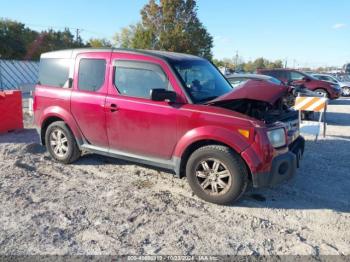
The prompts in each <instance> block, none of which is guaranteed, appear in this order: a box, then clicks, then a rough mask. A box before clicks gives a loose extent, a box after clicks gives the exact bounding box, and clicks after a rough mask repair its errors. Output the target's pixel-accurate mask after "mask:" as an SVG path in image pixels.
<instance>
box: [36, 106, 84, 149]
mask: <svg viewBox="0 0 350 262" xmlns="http://www.w3.org/2000/svg"><path fill="white" fill-rule="evenodd" d="M51 117H57V118H60V119H62V120H63V121H64V122H65V123H66V124H67V126H68V127H69V128H70V130H71V131H72V133H73V135H74V137H75V139H76V141H77V143H78V145H79V146H80V145H82V144H83V142H84V137H83V135H82V133H81V131H80V129H79V127H78V125H77V123H76V122H75V120H74V118H73V116H72V115H71V114H70V112H68V111H67V110H65V109H63V108H61V107H58V106H50V107H47V108H45V110H44V111H43V113H42V114H41V118H40V120H39V124H40V129H42V127H43V124H44V123H45V121H47V120H48V119H50V118H51Z"/></svg>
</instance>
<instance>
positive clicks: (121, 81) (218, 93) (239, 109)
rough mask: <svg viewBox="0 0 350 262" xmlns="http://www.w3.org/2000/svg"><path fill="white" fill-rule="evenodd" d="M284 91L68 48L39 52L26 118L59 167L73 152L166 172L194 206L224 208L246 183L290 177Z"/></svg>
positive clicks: (196, 64)
mask: <svg viewBox="0 0 350 262" xmlns="http://www.w3.org/2000/svg"><path fill="white" fill-rule="evenodd" d="M287 95H288V88H287V87H286V86H283V85H281V86H280V85H276V84H273V83H270V82H266V81H253V80H252V81H248V82H246V83H244V84H243V85H242V86H240V87H238V88H235V89H233V88H232V86H231V85H230V84H229V83H228V82H227V80H226V79H225V78H224V77H223V76H222V75H221V73H220V72H219V71H218V70H217V68H216V67H215V66H213V65H212V64H211V63H210V62H208V61H207V60H205V59H203V58H199V57H196V56H192V55H185V54H178V53H170V52H161V51H144V50H124V49H76V50H64V51H57V52H50V53H45V54H42V56H41V60H40V74H39V83H38V85H37V86H36V89H35V96H34V112H35V124H36V126H37V129H38V132H39V135H40V138H41V142H42V144H44V145H45V146H46V147H47V149H48V151H49V152H50V154H51V156H52V157H53V158H54V159H55V160H56V161H58V162H62V163H64V164H69V163H72V162H74V161H76V160H77V159H78V158H79V157H80V155H81V152H82V151H88V152H93V153H97V154H102V155H106V156H111V157H116V158H121V159H126V160H129V161H134V162H139V163H142V164H147V165H152V166H157V167H162V168H166V169H169V170H173V171H174V172H175V174H176V175H177V176H179V177H181V176H186V177H187V180H188V182H189V184H190V186H191V188H192V189H193V191H194V192H195V193H196V194H197V195H198V196H199V197H201V198H203V199H205V200H207V201H210V202H214V203H218V204H227V203H232V202H234V201H236V200H238V199H239V198H240V196H242V194H243V193H244V191H245V190H246V187H247V184H248V182H249V181H252V183H253V185H254V186H255V187H263V186H271V185H275V184H277V183H279V182H281V181H284V180H287V179H289V178H291V177H292V176H293V175H294V174H295V172H296V167H297V165H298V163H299V159H300V157H301V155H302V153H303V150H304V139H303V138H302V137H301V136H300V135H299V123H298V116H297V113H296V112H295V111H293V110H291V109H290V108H289V107H288V106H286V105H285V103H284V101H285V99H284V97H285V96H287Z"/></svg>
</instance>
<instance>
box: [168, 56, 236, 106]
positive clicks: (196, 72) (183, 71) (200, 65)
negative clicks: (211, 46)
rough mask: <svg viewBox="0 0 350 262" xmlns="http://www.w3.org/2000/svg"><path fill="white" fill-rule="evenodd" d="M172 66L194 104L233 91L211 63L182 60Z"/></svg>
mask: <svg viewBox="0 0 350 262" xmlns="http://www.w3.org/2000/svg"><path fill="white" fill-rule="evenodd" d="M172 66H173V68H174V70H175V71H176V73H177V74H178V76H179V78H180V80H181V81H182V83H183V86H184V87H185V89H186V91H187V93H188V94H189V95H190V96H191V98H192V100H193V102H194V103H204V102H208V101H210V100H213V99H215V98H217V97H219V96H222V95H224V94H226V93H228V92H230V91H232V86H231V85H230V84H229V82H227V81H226V79H225V78H224V77H223V76H222V75H221V74H220V72H219V71H218V69H216V68H215V67H214V66H213V65H212V64H211V63H209V62H208V61H205V60H182V61H174V62H172Z"/></svg>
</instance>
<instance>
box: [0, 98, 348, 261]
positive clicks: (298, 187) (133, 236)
mask: <svg viewBox="0 0 350 262" xmlns="http://www.w3.org/2000/svg"><path fill="white" fill-rule="evenodd" d="M329 111H330V113H329V114H328V122H329V125H328V131H327V132H328V136H327V137H326V138H325V139H323V138H321V139H320V140H319V141H318V142H314V141H313V138H311V137H307V143H306V152H305V155H304V159H303V161H302V166H301V168H300V169H299V170H298V173H297V176H296V177H295V178H294V179H293V180H292V181H291V182H288V183H286V184H283V185H280V186H277V187H275V188H271V189H260V190H256V189H253V188H248V190H247V192H246V194H245V195H244V197H243V199H242V200H241V201H240V202H239V203H238V204H236V205H234V206H218V205H214V204H210V203H206V202H204V201H202V200H200V199H198V198H197V197H196V196H194V195H193V194H192V192H191V190H190V188H189V186H188V185H187V183H186V180H185V179H176V178H174V177H173V176H172V175H171V174H169V173H167V172H164V171H162V170H157V169H152V168H147V167H142V166H137V165H134V164H132V163H130V162H125V161H120V160H116V159H112V158H106V157H102V156H97V155H93V154H86V155H84V156H83V157H82V158H81V159H80V160H79V161H78V162H77V163H75V164H73V165H68V166H66V165H61V164H58V163H55V162H54V161H52V159H51V157H50V156H49V155H48V153H46V152H45V149H44V148H42V147H41V146H40V145H39V144H38V136H37V134H36V132H35V130H34V129H33V128H32V127H31V125H30V123H29V122H28V120H27V122H26V129H25V130H24V131H22V132H17V133H9V134H5V135H0V163H1V169H0V254H2V255H4V254H7V255H10V254H11V255H25V254H90V255H93V254H109V255H125V254H143V255H151V254H156V255H169V254H171V255H203V254H212V255H218V254H225V255H230V254H240V255H251V254H261V255H270V254H274V255H275V254H278V255H284V254H289V255H295V254H298V255H309V254H311V255H335V254H342V255H350V213H349V212H350V204H349V202H350V191H349V189H350V179H349V171H350V164H349V160H350V99H341V100H337V101H334V102H332V105H331V106H330V107H329Z"/></svg>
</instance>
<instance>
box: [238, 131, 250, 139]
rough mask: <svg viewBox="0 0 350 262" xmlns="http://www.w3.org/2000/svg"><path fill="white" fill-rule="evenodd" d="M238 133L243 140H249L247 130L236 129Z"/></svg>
mask: <svg viewBox="0 0 350 262" xmlns="http://www.w3.org/2000/svg"><path fill="white" fill-rule="evenodd" d="M238 132H239V133H240V134H241V135H242V136H244V137H245V138H249V130H247V129H238Z"/></svg>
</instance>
